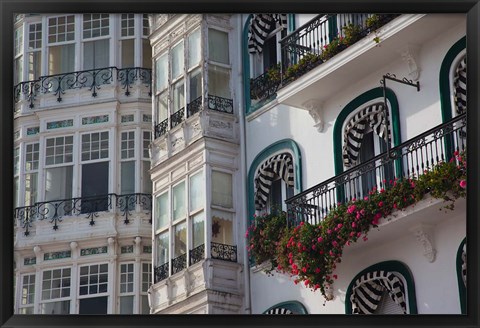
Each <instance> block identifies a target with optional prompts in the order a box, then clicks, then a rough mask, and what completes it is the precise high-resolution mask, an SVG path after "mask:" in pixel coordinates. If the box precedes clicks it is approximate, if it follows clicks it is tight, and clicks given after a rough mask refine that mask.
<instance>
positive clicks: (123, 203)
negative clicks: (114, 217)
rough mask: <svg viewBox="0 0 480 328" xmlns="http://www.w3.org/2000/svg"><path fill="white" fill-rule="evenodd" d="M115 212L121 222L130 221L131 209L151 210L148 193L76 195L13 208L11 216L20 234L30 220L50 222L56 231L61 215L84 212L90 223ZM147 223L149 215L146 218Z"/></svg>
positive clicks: (28, 231) (126, 222)
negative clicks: (119, 216) (16, 223)
mask: <svg viewBox="0 0 480 328" xmlns="http://www.w3.org/2000/svg"><path fill="white" fill-rule="evenodd" d="M114 211H117V212H119V213H120V215H121V216H123V218H124V223H125V224H128V223H130V219H131V215H132V212H134V211H144V212H149V213H150V216H151V212H152V195H151V194H142V193H135V194H126V195H117V194H107V195H101V196H91V197H78V198H70V199H60V200H51V201H44V202H37V203H35V204H34V205H31V206H23V207H17V208H15V210H14V214H13V217H14V219H15V221H18V225H19V226H20V227H22V228H23V229H24V235H25V236H28V235H29V234H30V228H32V223H33V222H34V221H37V220H38V221H46V220H48V221H50V223H52V224H53V229H54V230H58V228H59V226H58V224H59V223H60V222H62V221H63V219H64V218H65V217H71V216H80V215H85V218H86V219H89V220H90V221H89V224H90V225H92V226H93V225H94V224H95V219H96V218H97V217H98V216H99V214H98V213H100V212H114ZM150 223H151V217H150Z"/></svg>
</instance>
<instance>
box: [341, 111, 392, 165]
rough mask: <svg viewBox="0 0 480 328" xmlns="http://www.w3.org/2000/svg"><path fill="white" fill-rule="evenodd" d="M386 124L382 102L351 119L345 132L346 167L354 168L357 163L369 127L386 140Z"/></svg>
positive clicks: (344, 157)
mask: <svg viewBox="0 0 480 328" xmlns="http://www.w3.org/2000/svg"><path fill="white" fill-rule="evenodd" d="M387 115H388V113H387ZM385 122H386V120H385V113H384V111H383V103H381V102H379V103H375V104H372V105H369V106H367V107H365V108H363V109H361V110H359V111H358V112H357V113H356V114H355V115H354V116H353V117H352V118H351V119H350V121H349V122H348V123H347V125H346V126H345V130H344V132H343V163H344V164H345V166H347V167H348V166H352V165H353V164H355V163H356V162H357V159H358V155H359V153H360V147H361V145H362V139H363V135H364V134H365V130H366V128H367V126H370V127H371V128H372V130H373V131H375V133H376V134H377V135H378V136H380V137H381V138H385V135H386V133H385V125H386V124H385ZM389 132H390V130H389ZM389 136H391V133H389ZM389 139H390V137H389Z"/></svg>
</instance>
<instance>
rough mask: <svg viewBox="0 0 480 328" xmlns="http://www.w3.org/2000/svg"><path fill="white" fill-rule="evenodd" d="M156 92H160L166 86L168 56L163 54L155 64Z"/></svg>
mask: <svg viewBox="0 0 480 328" xmlns="http://www.w3.org/2000/svg"><path fill="white" fill-rule="evenodd" d="M155 75H156V80H157V83H156V85H155V86H156V91H157V92H159V91H162V90H163V89H165V88H166V87H167V86H168V56H167V54H164V55H162V56H160V57H159V58H158V59H157V61H156V62H155Z"/></svg>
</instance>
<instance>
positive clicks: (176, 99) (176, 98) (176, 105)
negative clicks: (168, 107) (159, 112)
mask: <svg viewBox="0 0 480 328" xmlns="http://www.w3.org/2000/svg"><path fill="white" fill-rule="evenodd" d="M184 106H185V83H184V80H183V79H181V80H180V81H178V82H177V83H175V85H174V86H173V109H172V110H173V113H175V112H176V111H178V110H180V109H182V108H183V107H184Z"/></svg>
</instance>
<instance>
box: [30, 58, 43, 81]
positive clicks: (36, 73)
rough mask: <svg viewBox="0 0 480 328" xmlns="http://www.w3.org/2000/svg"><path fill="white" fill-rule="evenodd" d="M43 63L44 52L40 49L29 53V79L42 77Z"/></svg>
mask: <svg viewBox="0 0 480 328" xmlns="http://www.w3.org/2000/svg"><path fill="white" fill-rule="evenodd" d="M41 65H42V53H41V52H40V51H35V52H31V53H29V54H28V79H29V80H30V81H32V80H36V79H37V78H39V77H40V74H41V67H42V66H41Z"/></svg>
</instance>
